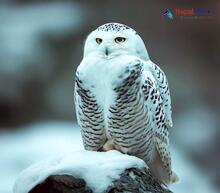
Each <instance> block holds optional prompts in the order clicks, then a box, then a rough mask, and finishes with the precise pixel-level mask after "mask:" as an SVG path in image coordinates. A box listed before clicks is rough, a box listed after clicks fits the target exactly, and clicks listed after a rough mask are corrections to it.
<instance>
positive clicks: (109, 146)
mask: <svg viewBox="0 0 220 193" xmlns="http://www.w3.org/2000/svg"><path fill="white" fill-rule="evenodd" d="M102 149H103V150H104V151H109V150H113V149H115V146H114V144H113V140H108V141H107V142H106V143H105V144H104V146H103V148H102Z"/></svg>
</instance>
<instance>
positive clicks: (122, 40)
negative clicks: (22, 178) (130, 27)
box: [115, 37, 126, 43]
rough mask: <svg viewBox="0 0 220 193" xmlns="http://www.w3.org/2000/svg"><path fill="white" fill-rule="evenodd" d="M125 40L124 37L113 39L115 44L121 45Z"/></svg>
mask: <svg viewBox="0 0 220 193" xmlns="http://www.w3.org/2000/svg"><path fill="white" fill-rule="evenodd" d="M125 40H126V38H124V37H117V38H115V42H116V43H122V42H125Z"/></svg>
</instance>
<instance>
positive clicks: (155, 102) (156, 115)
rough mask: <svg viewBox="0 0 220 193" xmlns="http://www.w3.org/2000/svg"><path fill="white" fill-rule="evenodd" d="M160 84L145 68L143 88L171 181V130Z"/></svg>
mask: <svg viewBox="0 0 220 193" xmlns="http://www.w3.org/2000/svg"><path fill="white" fill-rule="evenodd" d="M160 73H161V72H160ZM159 85H160V83H158V81H157V79H156V78H155V77H154V75H153V73H151V72H150V71H149V70H148V68H145V69H144V71H143V83H142V90H143V93H144V97H145V103H146V107H147V108H148V111H149V113H150V116H151V121H152V127H153V128H154V132H155V133H154V135H155V144H156V149H157V152H158V154H159V157H160V160H161V162H162V165H163V168H164V170H165V174H166V176H167V179H168V180H167V181H169V180H170V176H171V174H172V171H171V158H170V151H169V130H168V124H167V114H166V113H167V112H166V108H165V105H164V98H163V95H162V94H161V88H159Z"/></svg>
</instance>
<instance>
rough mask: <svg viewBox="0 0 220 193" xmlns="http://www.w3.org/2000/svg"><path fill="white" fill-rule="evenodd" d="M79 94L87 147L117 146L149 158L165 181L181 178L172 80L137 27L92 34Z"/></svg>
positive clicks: (106, 28) (110, 25) (103, 28)
mask: <svg viewBox="0 0 220 193" xmlns="http://www.w3.org/2000/svg"><path fill="white" fill-rule="evenodd" d="M74 97H75V106H76V115H77V121H78V124H79V125H80V127H81V134H82V138H83V144H84V147H85V149H86V150H92V151H108V150H111V149H116V150H118V151H121V152H122V153H125V154H129V155H134V156H137V157H139V158H141V159H143V160H144V161H145V162H146V163H147V165H148V166H149V167H150V169H151V171H152V173H153V174H154V175H155V176H156V177H157V178H159V179H160V180H161V181H162V182H163V183H166V184H168V183H173V182H176V181H177V180H178V177H177V175H176V174H175V173H174V172H172V170H171V157H170V151H169V127H172V118H171V99H170V93H169V88H168V82H167V78H166V76H165V74H164V72H163V71H162V70H161V69H160V68H159V67H158V66H157V65H156V64H154V63H153V62H152V61H151V60H150V59H149V56H148V53H147V50H146V47H145V45H144V42H143V40H142V39H141V37H140V36H139V35H138V34H137V32H136V31H135V30H133V29H132V28H130V27H128V26H126V25H123V24H119V23H107V24H104V25H102V26H100V27H98V28H97V29H96V30H94V31H93V32H91V33H90V34H89V36H88V37H87V39H86V42H85V47H84V57H83V60H82V62H81V63H80V65H79V66H78V68H77V71H76V79H75V94H74Z"/></svg>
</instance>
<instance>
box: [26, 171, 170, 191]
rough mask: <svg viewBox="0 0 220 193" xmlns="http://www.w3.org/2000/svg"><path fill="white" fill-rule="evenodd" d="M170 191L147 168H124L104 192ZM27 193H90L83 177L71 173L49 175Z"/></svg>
mask: <svg viewBox="0 0 220 193" xmlns="http://www.w3.org/2000/svg"><path fill="white" fill-rule="evenodd" d="M128 192H130V193H172V192H171V191H170V190H168V188H167V187H166V186H165V185H163V184H161V183H160V182H159V181H158V180H157V179H156V178H155V177H153V176H152V175H151V173H150V172H149V170H148V169H144V170H141V169H137V168H130V169H126V170H125V171H124V172H123V173H122V174H121V175H120V178H119V179H117V180H115V181H113V182H112V185H110V186H109V187H108V188H107V189H106V191H104V193H128ZM29 193H92V190H91V189H90V188H89V187H87V186H86V182H85V181H84V180H83V179H80V178H75V177H73V176H71V175H51V176H49V177H48V178H47V179H46V180H45V181H44V182H42V183H41V184H38V185H37V186H35V187H34V188H33V189H32V190H31V191H29Z"/></svg>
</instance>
